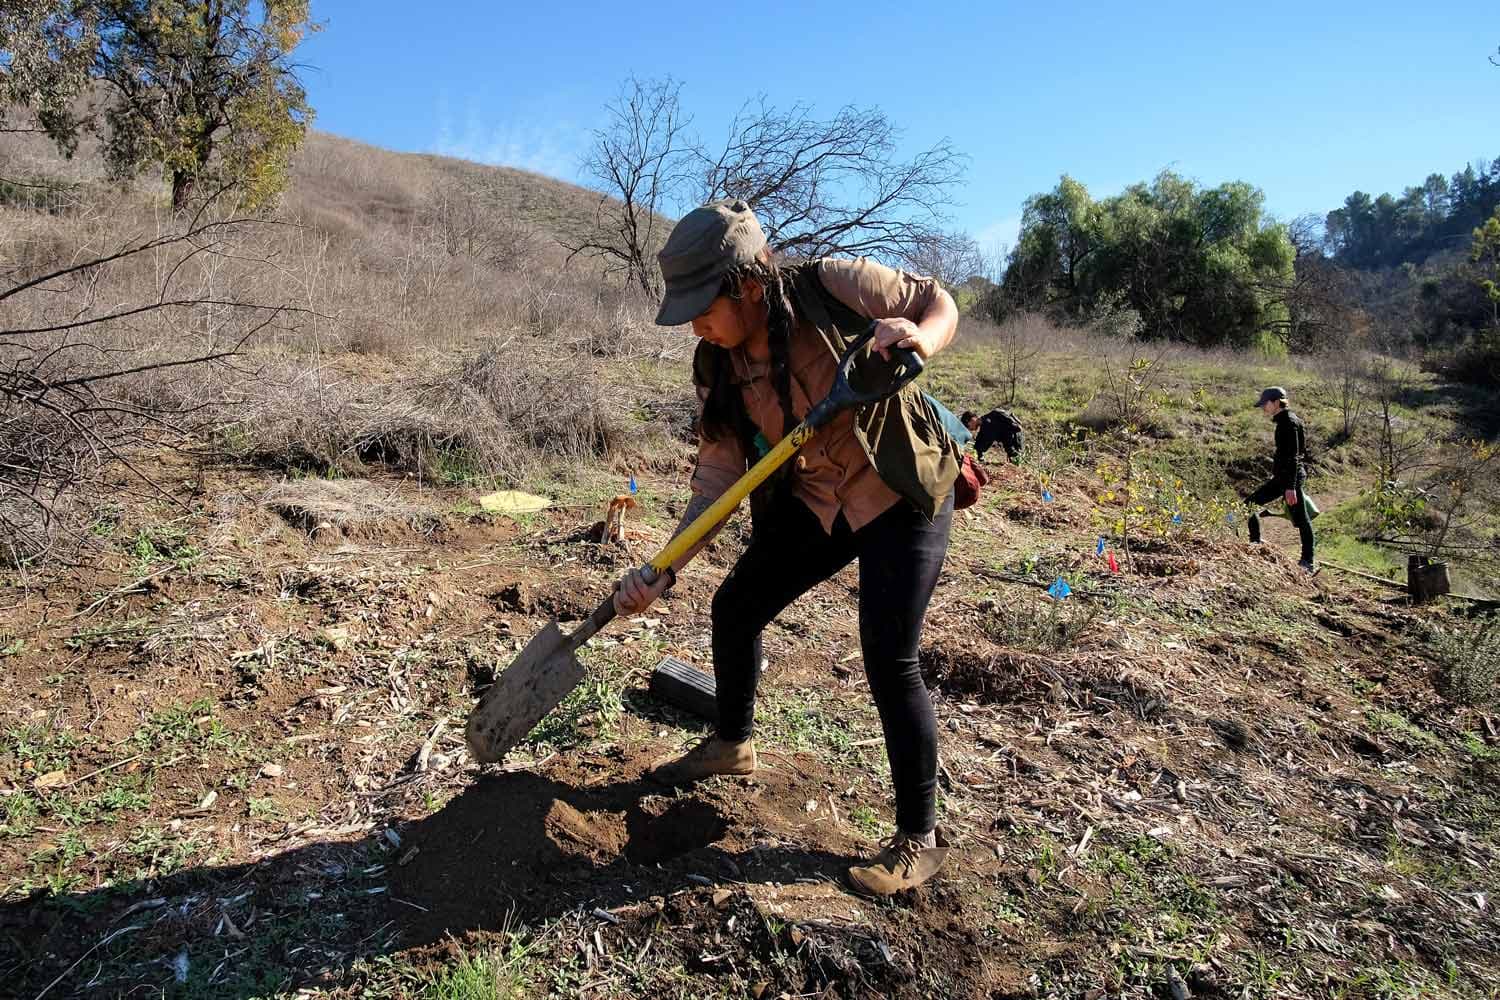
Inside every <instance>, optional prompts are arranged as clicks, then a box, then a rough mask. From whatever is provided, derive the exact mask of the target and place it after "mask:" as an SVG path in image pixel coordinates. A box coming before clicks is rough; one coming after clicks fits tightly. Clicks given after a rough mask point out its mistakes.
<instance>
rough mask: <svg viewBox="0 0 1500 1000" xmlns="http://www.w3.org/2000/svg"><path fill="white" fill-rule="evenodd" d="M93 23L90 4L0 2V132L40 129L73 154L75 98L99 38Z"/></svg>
mask: <svg viewBox="0 0 1500 1000" xmlns="http://www.w3.org/2000/svg"><path fill="white" fill-rule="evenodd" d="M94 23H95V22H94V17H93V11H92V10H91V9H90V8H89V7H88V5H87V4H83V3H75V2H72V0H6V2H5V3H3V4H0V132H44V133H46V134H47V135H48V136H50V137H52V138H53V139H54V140H56V141H57V143H58V144H59V146H61V147H62V150H63V152H64V153H67V154H69V155H71V154H72V152H73V150H74V149H75V148H76V147H77V144H78V132H79V129H80V126H81V125H82V120H81V118H80V117H79V115H78V112H77V108H76V103H77V101H78V98H79V97H80V96H81V94H82V93H83V91H84V89H85V88H86V86H87V84H88V69H89V64H90V62H91V60H92V59H93V55H94V50H95V47H96V46H97V43H98V36H97V34H96V33H95V31H94ZM14 112H19V116H17V115H15V114H14Z"/></svg>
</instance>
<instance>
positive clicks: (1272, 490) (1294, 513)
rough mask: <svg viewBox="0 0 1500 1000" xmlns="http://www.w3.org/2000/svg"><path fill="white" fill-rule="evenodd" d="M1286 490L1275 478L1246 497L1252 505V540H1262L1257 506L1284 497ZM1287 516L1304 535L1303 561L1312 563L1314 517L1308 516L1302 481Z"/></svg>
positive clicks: (1250, 521)
mask: <svg viewBox="0 0 1500 1000" xmlns="http://www.w3.org/2000/svg"><path fill="white" fill-rule="evenodd" d="M1285 492H1286V490H1285V489H1284V488H1283V487H1281V486H1278V485H1277V484H1276V482H1275V481H1274V480H1271V481H1268V482H1266V483H1265V484H1263V485H1262V486H1261V487H1260V489H1258V490H1256V491H1255V492H1254V493H1252V494H1250V495H1249V496H1248V497H1246V498H1245V503H1246V504H1248V505H1249V506H1250V518H1249V526H1250V540H1251V541H1252V542H1258V541H1260V518H1258V517H1256V516H1255V510H1256V508H1259V507H1263V506H1265V505H1266V504H1268V503H1271V502H1272V501H1275V500H1280V499H1282V494H1284V493H1285ZM1286 513H1287V517H1289V518H1290V519H1291V521H1292V523H1293V524H1295V525H1296V526H1297V533H1298V534H1300V535H1301V536H1302V561H1303V562H1305V563H1311V562H1312V561H1313V545H1314V542H1313V528H1312V518H1310V517H1308V516H1307V497H1306V495H1305V494H1304V493H1303V492H1302V483H1301V481H1300V480H1299V481H1298V483H1297V502H1296V503H1294V504H1288V505H1287V508H1286Z"/></svg>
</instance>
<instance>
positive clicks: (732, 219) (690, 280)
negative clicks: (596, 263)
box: [656, 198, 766, 326]
mask: <svg viewBox="0 0 1500 1000" xmlns="http://www.w3.org/2000/svg"><path fill="white" fill-rule="evenodd" d="M765 248H766V234H765V233H764V232H763V231H762V230H761V228H760V220H758V219H756V217H755V213H754V212H752V211H751V210H750V206H749V204H747V203H746V202H745V201H743V200H742V199H739V198H736V199H734V200H732V201H731V200H727V199H726V200H724V201H713V202H709V203H708V204H707V205H704V206H703V207H702V208H695V209H693V210H692V211H691V212H689V213H688V214H687V215H684V216H683V217H682V219H681V220H679V221H678V223H677V225H676V226H674V227H673V228H672V235H671V236H668V237H667V245H666V246H664V247H662V248H661V253H659V254H657V255H656V259H657V260H658V261H659V262H660V263H661V275H662V277H663V278H664V279H665V280H666V285H667V294H666V297H665V298H663V299H662V302H661V309H659V310H658V311H657V313H656V322H657V325H659V326H678V325H680V324H682V323H690V322H692V321H693V320H694V319H696V318H697V317H699V316H701V315H703V313H704V312H705V311H706V310H707V309H708V307H709V306H710V305H712V304H713V301H714V299H715V298H716V297H717V296H718V294H719V286H720V285H721V284H722V283H723V280H724V275H725V273H726V272H727V271H729V270H730V269H731V268H733V267H736V266H738V265H740V264H748V263H750V262H751V261H753V260H755V259H756V258H757V257H759V256H760V254H761V252H762V251H763V250H765Z"/></svg>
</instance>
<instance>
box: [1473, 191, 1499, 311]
mask: <svg viewBox="0 0 1500 1000" xmlns="http://www.w3.org/2000/svg"><path fill="white" fill-rule="evenodd" d="M1469 264H1470V266H1471V267H1473V269H1474V282H1475V284H1477V285H1478V286H1479V288H1480V290H1481V291H1483V292H1484V297H1485V299H1486V300H1487V301H1488V302H1489V304H1490V318H1491V323H1490V326H1491V328H1492V329H1494V330H1500V208H1496V209H1495V214H1494V215H1492V216H1490V217H1489V218H1488V219H1486V220H1485V223H1484V225H1482V226H1480V227H1479V228H1477V229H1475V230H1474V240H1473V242H1472V243H1471V244H1470V245H1469Z"/></svg>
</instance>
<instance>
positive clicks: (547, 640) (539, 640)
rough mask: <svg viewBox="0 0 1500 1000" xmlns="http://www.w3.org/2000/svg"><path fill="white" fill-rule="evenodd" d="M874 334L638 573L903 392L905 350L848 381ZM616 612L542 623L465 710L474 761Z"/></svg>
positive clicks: (575, 670)
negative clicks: (840, 423)
mask: <svg viewBox="0 0 1500 1000" xmlns="http://www.w3.org/2000/svg"><path fill="white" fill-rule="evenodd" d="M874 336H875V324H874V323H871V324H870V326H869V328H868V329H866V330H865V332H864V333H863V334H861V335H860V336H859V337H858V338H857V339H855V341H854V342H853V343H852V344H850V345H849V348H848V350H846V351H845V352H844V356H843V357H842V358H840V359H839V366H838V375H837V377H836V378H835V379H834V383H833V388H832V389H830V390H829V391H828V395H827V397H826V398H824V399H823V401H822V402H820V403H818V405H816V406H814V407H813V408H812V409H811V410H810V411H808V414H807V417H806V418H805V419H804V420H803V421H802V422H801V423H800V424H798V425H797V426H796V427H794V428H793V429H792V431H791V432H790V433H789V434H787V435H786V436H785V437H783V438H782V439H781V440H780V441H779V442H777V444H776V446H775V447H774V448H772V449H771V450H770V451H769V452H767V453H766V454H765V456H764V457H763V458H761V460H760V461H758V462H756V463H755V465H753V466H752V467H751V468H750V470H749V471H748V472H746V473H745V474H744V475H743V476H741V477H740V479H739V481H738V482H736V483H735V484H734V485H733V486H731V487H729V489H728V490H726V491H725V492H724V495H723V496H721V497H719V499H717V500H716V501H714V503H713V505H712V506H710V507H709V508H708V510H706V511H704V512H703V513H702V514H700V515H699V516H698V517H697V519H696V520H694V521H693V523H692V524H690V525H688V526H687V528H686V529H685V530H683V531H682V532H681V533H680V534H679V535H677V537H676V538H673V539H672V540H671V542H669V543H668V544H667V547H666V548H664V549H662V550H661V551H660V552H659V553H657V554H656V556H655V558H653V559H652V560H651V561H650V562H648V563H646V565H644V566H642V567H641V575H642V577H644V578H645V580H646V582H647V583H651V582H653V581H655V579H656V578H657V576H658V575H659V574H661V573H663V572H665V571H666V569H667V568H668V567H669V566H671V565H672V563H674V562H676V561H677V560H678V559H679V558H681V557H682V555H683V553H685V552H687V550H688V549H690V548H692V547H693V546H694V545H696V544H697V543H698V541H699V540H700V539H702V538H703V537H704V536H705V535H707V534H708V533H709V532H710V531H712V530H713V529H714V528H715V527H716V526H717V525H718V524H719V523H720V522H721V521H723V520H725V519H726V518H728V517H729V515H730V514H732V513H733V512H734V510H735V508H737V507H738V506H739V505H740V501H742V500H744V499H745V497H747V496H749V495H750V492H751V491H752V490H754V489H755V488H756V487H757V486H759V485H760V484H761V483H763V482H765V480H766V478H767V477H769V476H770V475H771V473H773V472H775V471H776V470H777V469H778V468H779V467H781V465H783V464H784V463H785V462H786V461H787V459H789V458H791V456H792V455H793V454H794V453H796V451H797V449H798V448H801V447H802V446H803V445H804V444H806V443H807V441H808V439H809V438H811V437H812V436H813V434H815V433H817V431H818V429H819V428H820V427H823V426H825V425H826V424H827V423H828V422H829V421H830V420H832V419H833V418H834V417H835V416H836V415H838V414H839V413H841V412H843V411H844V410H846V409H848V408H849V407H851V406H859V405H861V404H864V403H873V402H877V401H879V400H881V399H885V398H886V397H888V396H890V395H893V394H894V393H896V392H898V391H900V390H901V389H902V388H903V387H904V386H905V385H906V384H907V383H909V382H911V381H912V379H914V378H916V377H917V376H918V375H920V374H921V373H922V359H921V358H920V357H919V356H918V355H917V354H916V353H914V352H913V351H910V350H907V349H905V348H892V349H891V353H892V354H893V355H894V356H895V357H896V360H897V361H899V362H900V364H899V366H898V368H897V370H896V371H895V372H894V373H893V377H892V379H891V380H890V382H889V383H888V384H886V385H883V386H882V387H880V388H879V389H877V390H871V391H858V390H856V389H855V388H854V387H853V386H852V385H850V384H849V372H850V370H851V369H852V367H853V365H854V362H855V360H856V358H857V357H858V355H859V353H860V352H861V351H862V350H863V349H864V348H865V347H866V346H867V345H868V344H869V343H870V340H871V338H873V337H874ZM614 617H615V599H614V595H613V594H611V595H610V596H609V597H607V598H605V600H604V603H603V604H600V605H599V607H598V608H596V609H595V610H594V613H593V614H591V615H589V617H588V620H587V621H585V622H584V623H583V624H581V625H579V626H578V628H576V629H574V630H573V632H572V633H570V634H567V635H564V634H563V632H562V630H561V629H560V628H558V627H557V622H549V623H548V624H547V627H546V628H544V629H542V631H540V632H538V633H537V634H536V636H535V637H534V638H533V639H532V640H531V641H530V642H529V643H527V644H526V648H525V649H523V650H521V654H520V655H519V656H517V657H516V658H515V660H514V661H513V662H512V663H511V665H510V667H509V668H508V669H507V670H506V671H505V672H504V673H502V674H501V675H500V677H499V679H498V680H496V681H495V683H494V684H492V685H491V686H490V688H489V690H488V691H486V692H485V693H484V696H483V697H481V698H480V699H479V704H478V705H476V706H475V707H474V711H473V712H471V713H470V714H469V725H468V731H467V736H468V740H469V749H470V751H471V752H472V753H473V754H474V759H475V760H478V761H479V762H480V763H484V764H490V763H494V762H496V761H498V760H501V759H503V758H504V757H505V755H506V753H508V752H509V751H510V749H511V748H512V747H514V746H515V745H516V744H517V743H520V742H521V740H523V739H525V738H526V735H527V734H528V733H530V732H531V730H532V729H534V728H536V725H537V723H539V722H541V721H542V719H543V718H545V717H546V715H547V713H549V712H551V711H552V710H553V709H554V708H556V707H557V706H558V704H560V703H561V702H562V700H563V698H565V697H567V695H568V692H569V691H572V690H573V689H574V688H575V687H577V686H578V685H579V683H580V682H581V681H582V680H583V678H584V675H585V671H584V668H583V664H581V663H579V662H578V657H577V655H576V654H577V652H578V650H579V648H580V647H582V646H583V644H584V643H586V642H588V641H589V639H590V638H592V637H593V635H594V633H596V632H598V631H599V630H600V629H601V628H603V627H604V626H606V625H608V624H609V623H610V621H611V620H612V619H613V618H614Z"/></svg>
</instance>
